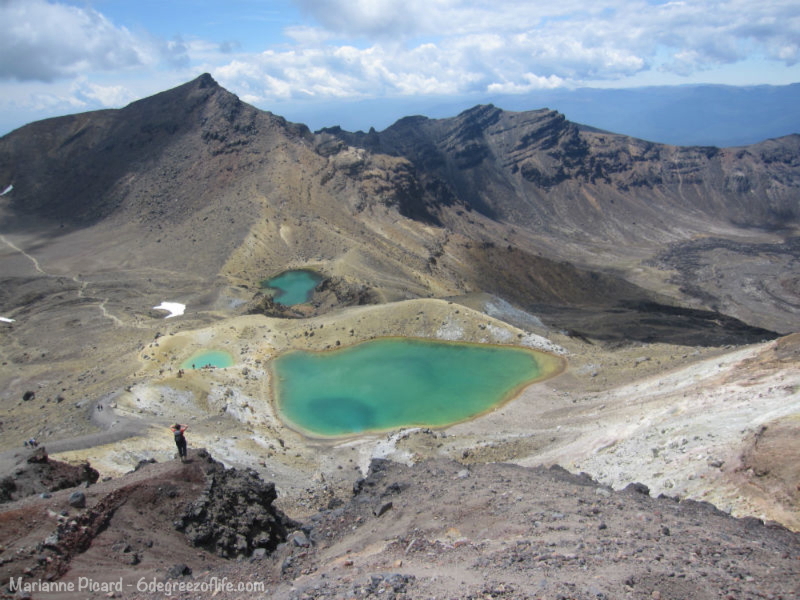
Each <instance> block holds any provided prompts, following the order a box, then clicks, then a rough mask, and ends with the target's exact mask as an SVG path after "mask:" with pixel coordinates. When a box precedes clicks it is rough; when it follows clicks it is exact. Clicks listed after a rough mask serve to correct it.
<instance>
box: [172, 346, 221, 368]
mask: <svg viewBox="0 0 800 600" xmlns="http://www.w3.org/2000/svg"><path fill="white" fill-rule="evenodd" d="M234 364H235V361H234V360H233V356H231V353H230V352H225V351H224V350H203V351H202V352H195V353H194V354H192V355H191V356H190V357H189V358H187V359H186V360H185V361H183V362H182V363H181V366H180V368H181V369H202V368H203V367H216V368H218V369H224V368H225V367H232V366H233V365H234Z"/></svg>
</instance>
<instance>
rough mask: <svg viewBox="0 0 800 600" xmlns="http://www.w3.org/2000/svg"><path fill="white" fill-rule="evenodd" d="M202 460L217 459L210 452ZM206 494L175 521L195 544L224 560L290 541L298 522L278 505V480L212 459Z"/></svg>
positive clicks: (275, 546)
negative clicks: (276, 488)
mask: <svg viewBox="0 0 800 600" xmlns="http://www.w3.org/2000/svg"><path fill="white" fill-rule="evenodd" d="M197 456H198V457H199V458H200V459H204V460H208V461H212V459H211V457H210V456H209V455H208V454H207V453H206V452H205V451H200V452H198V453H197ZM210 464H211V467H210V468H208V469H207V473H206V485H205V489H204V490H203V492H202V494H201V495H200V496H199V497H198V498H197V499H196V500H195V501H194V502H192V503H191V504H190V505H189V506H187V507H186V510H185V512H184V513H183V515H182V516H181V517H180V518H179V519H178V520H177V521H176V522H175V528H176V529H178V530H179V531H183V532H184V533H185V534H186V537H187V539H188V540H189V542H190V543H191V544H192V545H194V546H198V547H200V548H203V549H204V550H207V551H209V552H212V553H214V554H216V555H218V556H221V557H223V558H236V557H249V556H251V555H252V554H253V553H254V552H255V551H256V550H259V549H264V550H266V551H267V553H270V552H272V551H274V550H275V548H277V547H278V544H281V543H283V542H285V541H286V535H287V532H288V531H289V530H290V529H292V528H296V526H297V523H295V522H294V521H292V520H291V519H289V518H288V517H286V515H284V514H283V513H282V512H281V511H279V510H278V509H277V508H275V507H274V506H273V502H274V501H275V499H276V498H277V497H278V495H277V492H276V491H275V484H274V483H271V482H265V481H263V480H262V479H261V478H260V477H259V475H258V473H256V472H255V471H251V470H239V469H225V468H224V467H223V466H222V465H219V464H218V463H213V462H210Z"/></svg>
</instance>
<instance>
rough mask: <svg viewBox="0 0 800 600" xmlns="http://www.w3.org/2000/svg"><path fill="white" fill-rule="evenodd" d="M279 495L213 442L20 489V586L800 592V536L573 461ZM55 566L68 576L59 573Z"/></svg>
mask: <svg viewBox="0 0 800 600" xmlns="http://www.w3.org/2000/svg"><path fill="white" fill-rule="evenodd" d="M50 462H54V461H50ZM76 499H77V500H76ZM274 501H275V492H274V486H273V485H272V484H265V483H263V482H262V481H261V480H260V479H259V478H258V477H257V476H255V475H254V474H253V473H252V472H249V471H241V470H236V469H225V468H223V467H222V465H221V464H220V463H218V462H216V461H214V460H213V458H211V457H210V456H209V455H208V453H207V452H206V451H204V450H200V451H193V452H192V453H191V455H190V458H189V462H188V463H186V464H181V463H180V462H178V461H176V460H173V461H169V462H165V463H141V464H140V465H138V467H137V469H136V470H135V471H133V472H131V473H128V474H126V475H125V476H123V477H120V478H117V479H113V480H109V481H103V482H101V483H98V484H96V485H92V486H90V487H85V488H81V489H80V490H78V491H75V490H65V491H63V492H58V493H55V494H44V495H43V496H42V497H31V498H28V499H26V500H25V501H18V502H15V503H13V504H12V505H10V506H6V507H4V508H5V510H4V512H3V515H2V516H3V518H2V519H0V535H2V539H3V540H4V553H3V554H4V556H8V558H6V559H5V560H4V561H3V564H2V565H0V578H2V581H3V582H4V586H3V591H4V592H5V594H3V595H4V597H20V596H21V595H22V594H21V593H20V592H19V591H18V590H20V589H22V592H25V591H26V590H27V591H28V592H31V591H32V592H34V593H33V594H31V595H32V596H33V597H36V598H38V597H42V598H45V597H54V598H62V599H70V598H95V597H98V598H99V597H109V596H110V595H111V594H113V597H116V598H152V597H154V595H155V594H156V593H158V592H161V593H162V594H165V595H166V596H169V597H173V596H177V597H181V598H182V597H197V594H198V593H199V594H201V597H214V598H221V599H224V600H228V599H231V598H247V597H253V595H254V593H256V592H257V593H258V594H259V595H266V596H268V597H270V598H285V599H290V598H291V599H300V598H304V599H312V598H377V597H381V598H396V599H401V598H432V597H445V598H487V597H491V598H518V599H525V598H539V597H547V598H558V597H564V598H575V599H581V600H582V599H589V598H598V597H603V598H621V597H630V598H686V597H692V598H697V599H709V600H711V599H716V598H724V597H726V596H727V597H765V598H770V597H771V598H791V597H793V596H795V595H796V594H797V593H799V592H800V588H798V581H797V577H796V574H797V570H796V569H797V566H796V562H797V560H798V559H800V538H798V536H797V535H796V534H793V533H791V532H789V531H787V530H786V529H784V528H782V527H780V526H778V525H776V524H764V523H763V522H761V521H759V520H757V519H752V518H751V519H734V518H732V517H730V516H729V515H726V514H725V513H722V512H720V511H718V510H717V509H715V508H714V507H713V506H712V505H710V504H708V503H703V502H692V501H684V502H679V501H678V500H677V499H675V498H670V497H665V496H661V497H659V498H651V497H650V496H649V495H648V490H647V488H646V487H645V486H643V485H641V484H631V485H629V486H628V487H627V488H625V490H623V491H617V492H615V491H613V490H611V489H610V488H608V487H605V486H601V485H598V484H597V483H596V482H594V481H592V479H591V478H589V477H587V476H585V475H572V474H570V473H568V472H567V471H565V470H563V469H561V468H558V467H553V468H550V469H545V468H536V469H526V468H522V467H517V466H514V465H508V464H485V465H477V464H476V465H472V466H469V467H465V466H464V465H461V464H459V463H457V462H455V461H446V460H436V461H426V462H422V463H420V464H418V465H416V466H414V467H412V468H409V467H404V466H402V465H399V464H398V463H393V462H390V461H382V460H377V461H373V462H372V464H371V466H370V470H369V473H368V474H367V476H366V477H365V478H360V479H358V480H356V482H355V483H354V485H353V489H352V490H351V491H349V492H345V493H341V494H339V495H334V496H330V497H329V500H328V507H327V508H325V509H324V510H322V511H320V512H318V513H316V514H314V515H311V516H310V517H309V518H306V519H304V520H303V521H294V520H291V519H288V518H287V517H286V516H285V515H284V514H283V513H282V512H281V511H280V510H279V509H277V508H276V507H275V506H274ZM454 507H455V508H454ZM236 556H239V560H238V561H227V562H226V560H225V559H226V558H230V557H236ZM243 559H244V560H243ZM50 582H58V583H59V584H60V585H61V586H62V587H61V588H60V589H58V590H56V589H55V588H51V589H50V590H48V589H47V588H46V587H44V588H43V586H47V585H48V583H50ZM90 585H91V586H93V588H94V589H90V588H89V586H90ZM26 586H28V587H27V588H26ZM255 586H258V587H255ZM42 590H43V591H44V592H48V591H50V592H51V593H49V594H48V593H42ZM53 591H55V593H52V592H53Z"/></svg>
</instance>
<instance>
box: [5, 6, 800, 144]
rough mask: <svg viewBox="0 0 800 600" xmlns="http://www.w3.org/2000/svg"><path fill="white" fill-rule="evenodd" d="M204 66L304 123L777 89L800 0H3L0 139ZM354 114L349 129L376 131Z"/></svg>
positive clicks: (786, 75)
mask: <svg viewBox="0 0 800 600" xmlns="http://www.w3.org/2000/svg"><path fill="white" fill-rule="evenodd" d="M204 72H209V73H211V74H212V75H213V76H214V78H215V79H216V80H217V81H219V82H220V84H221V85H223V86H224V87H226V88H227V89H229V90H230V91H232V92H234V93H236V94H237V95H239V97H241V98H242V99H243V100H245V101H247V102H249V103H251V104H254V105H256V106H258V107H259V108H263V109H266V110H270V111H272V112H275V113H277V114H281V115H283V116H286V117H287V118H290V119H292V120H295V119H293V116H295V115H298V114H302V115H304V116H306V117H307V120H306V121H304V122H307V123H308V124H309V125H310V126H312V128H316V127H320V126H323V125H333V124H336V123H333V122H313V121H314V119H315V115H319V118H320V119H323V118H328V119H329V118H336V115H335V114H332V108H331V107H334V106H335V107H340V108H339V109H338V110H341V111H345V110H347V109H346V107H347V106H348V105H350V106H352V107H355V108H351V109H350V112H351V113H353V112H354V111H355V112H356V113H357V112H358V108H357V107H358V106H360V105H363V104H364V102H370V101H373V100H374V99H386V100H387V101H391V102H394V103H395V105H396V104H397V103H400V104H402V102H403V101H404V100H408V102H409V106H412V105H413V104H414V102H419V100H420V99H425V98H430V99H432V100H433V99H435V100H436V101H439V102H450V103H453V102H461V103H463V105H464V106H469V105H472V104H475V103H477V102H479V101H481V100H482V99H483V98H484V97H488V96H492V97H498V96H503V95H506V96H509V95H524V94H529V93H532V92H535V91H537V90H549V89H573V88H579V87H599V88H623V87H632V86H650V85H680V84H687V83H720V84H729V85H756V84H773V85H783V84H788V83H793V82H800V2H798V1H797V0H760V1H759V2H753V1H752V0H696V1H690V0H686V1H661V0H592V1H586V0H538V1H531V0H472V1H467V0H0V134H3V133H6V132H8V131H10V130H11V129H13V128H15V127H18V126H20V125H23V124H24V123H27V122H30V121H33V120H37V119H41V118H45V117H48V116H55V115H62V114H69V113H75V112H82V111H86V110H95V109H100V108H116V107H121V106H124V105H125V104H127V103H129V102H131V101H133V100H136V99H139V98H142V97H145V96H148V95H151V94H154V93H157V92H159V91H163V90H165V89H168V88H171V87H174V86H176V85H179V84H181V83H184V82H186V81H188V80H190V79H193V78H194V77H196V76H197V75H199V74H201V73H204ZM350 103H354V104H350ZM359 103H360V104H359ZM531 108H538V107H535V106H532V107H531ZM358 117H359V115H358V114H355V115H353V114H350V117H349V119H350V121H349V124H350V125H351V127H350V128H355V127H353V125H357V128H361V129H367V128H369V127H370V126H371V125H380V126H379V127H378V128H379V129H380V128H382V126H385V123H373V122H370V119H374V117H373V116H371V114H368V113H367V111H364V114H363V116H362V118H363V121H364V122H363V123H360V122H358ZM309 120H310V121H312V122H308V121H309Z"/></svg>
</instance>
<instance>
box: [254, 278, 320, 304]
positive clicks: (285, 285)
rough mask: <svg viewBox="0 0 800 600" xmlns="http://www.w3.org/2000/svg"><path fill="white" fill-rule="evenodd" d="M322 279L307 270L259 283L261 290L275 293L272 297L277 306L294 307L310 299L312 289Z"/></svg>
mask: <svg viewBox="0 0 800 600" xmlns="http://www.w3.org/2000/svg"><path fill="white" fill-rule="evenodd" d="M323 279H324V278H323V276H322V275H320V274H319V273H316V272H314V271H309V270H307V269H298V270H296V271H285V272H283V273H281V274H280V275H278V276H276V277H272V278H271V279H265V280H264V281H262V282H261V283H260V285H261V287H262V288H266V289H270V290H274V291H275V295H274V296H273V297H272V299H273V300H275V302H277V303H278V304H283V305H284V306H294V305H295V304H303V303H305V302H308V301H309V300H310V299H311V295H312V294H313V293H314V288H316V287H317V285H318V284H319V282H320V281H322V280H323Z"/></svg>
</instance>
